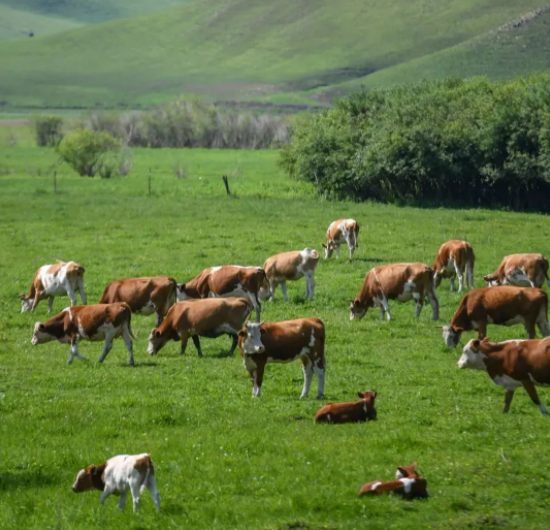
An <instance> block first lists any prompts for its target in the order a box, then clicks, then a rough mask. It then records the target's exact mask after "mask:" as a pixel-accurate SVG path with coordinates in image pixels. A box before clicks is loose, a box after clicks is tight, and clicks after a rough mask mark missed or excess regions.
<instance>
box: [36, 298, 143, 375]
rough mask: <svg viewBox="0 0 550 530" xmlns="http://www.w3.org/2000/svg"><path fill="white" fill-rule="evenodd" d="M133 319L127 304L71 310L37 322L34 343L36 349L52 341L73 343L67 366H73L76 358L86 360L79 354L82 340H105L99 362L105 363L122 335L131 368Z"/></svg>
mask: <svg viewBox="0 0 550 530" xmlns="http://www.w3.org/2000/svg"><path fill="white" fill-rule="evenodd" d="M131 318H132V313H131V311H130V308H129V307H128V304H126V303H116V304H103V305H80V306H75V307H68V308H67V309H64V310H63V311H61V313H59V314H57V315H55V316H54V317H52V318H50V320H47V321H46V322H37V323H36V324H35V326H34V332H33V335H32V340H31V344H32V345H33V346H36V345H37V344H45V343H46V342H50V341H52V340H57V341H59V342H60V343H62V344H67V343H70V345H71V354H70V356H69V360H68V362H67V364H72V362H73V360H74V357H75V355H76V357H78V358H79V359H80V360H81V361H83V360H84V357H82V356H81V355H80V353H79V352H78V341H79V340H80V339H83V340H90V341H100V340H104V341H105V345H104V347H103V353H102V354H101V357H100V358H99V361H98V362H100V363H101V362H103V360H104V359H105V357H107V354H108V353H109V352H110V351H111V348H112V347H113V339H115V338H117V337H120V336H122V338H123V339H124V342H125V343H126V347H127V348H128V356H129V362H130V365H133V364H134V353H133V348H132V329H131V327H130V320H131Z"/></svg>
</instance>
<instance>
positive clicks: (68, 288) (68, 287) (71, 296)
mask: <svg viewBox="0 0 550 530" xmlns="http://www.w3.org/2000/svg"><path fill="white" fill-rule="evenodd" d="M63 287H65V290H66V291H67V296H68V297H69V300H70V301H71V306H75V305H76V294H75V292H74V289H73V286H72V284H71V282H70V280H67V281H66V282H65V283H64V285H63Z"/></svg>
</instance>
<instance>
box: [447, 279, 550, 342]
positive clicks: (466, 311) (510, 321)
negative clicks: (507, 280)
mask: <svg viewBox="0 0 550 530" xmlns="http://www.w3.org/2000/svg"><path fill="white" fill-rule="evenodd" d="M547 313H548V295H547V294H546V293H545V292H544V291H543V290H541V289H536V288H534V287H511V286H503V287H498V288H496V289H494V288H491V287H482V288H481V289H473V290H471V291H470V292H469V293H467V294H465V295H464V297H463V298H462V300H461V301H460V305H459V306H458V309H457V310H456V312H455V314H454V315H453V318H452V319H451V323H450V324H449V325H447V326H442V327H441V329H442V330H443V340H444V341H445V344H446V345H447V346H448V347H449V348H456V346H457V345H458V341H459V340H460V337H461V335H462V332H463V331H477V332H478V338H479V339H483V338H484V337H486V336H487V324H498V325H501V326H512V325H514V324H523V326H524V327H525V330H526V331H527V336H528V337H529V338H530V339H534V338H535V335H536V331H535V326H538V327H539V329H540V332H541V333H542V334H543V336H545V337H547V336H548V335H550V328H549V327H548V314H547Z"/></svg>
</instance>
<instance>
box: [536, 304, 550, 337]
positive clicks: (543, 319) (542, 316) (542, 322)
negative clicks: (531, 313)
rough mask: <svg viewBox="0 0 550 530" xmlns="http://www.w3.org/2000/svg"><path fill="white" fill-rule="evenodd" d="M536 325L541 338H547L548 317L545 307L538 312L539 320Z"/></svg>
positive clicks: (548, 328)
mask: <svg viewBox="0 0 550 530" xmlns="http://www.w3.org/2000/svg"><path fill="white" fill-rule="evenodd" d="M537 325H538V327H539V329H540V332H541V333H542V336H543V337H548V335H550V327H549V326H548V316H547V315H546V307H543V308H542V309H541V310H540V311H539V318H538V320H537Z"/></svg>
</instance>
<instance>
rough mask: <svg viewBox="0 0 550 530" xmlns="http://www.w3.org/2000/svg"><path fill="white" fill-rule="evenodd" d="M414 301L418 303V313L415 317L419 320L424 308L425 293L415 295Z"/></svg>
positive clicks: (416, 312)
mask: <svg viewBox="0 0 550 530" xmlns="http://www.w3.org/2000/svg"><path fill="white" fill-rule="evenodd" d="M413 298H414V301H415V302H416V311H415V313H414V316H415V317H416V318H418V317H419V316H420V313H421V312H422V307H423V306H424V294H423V293H413Z"/></svg>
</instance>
